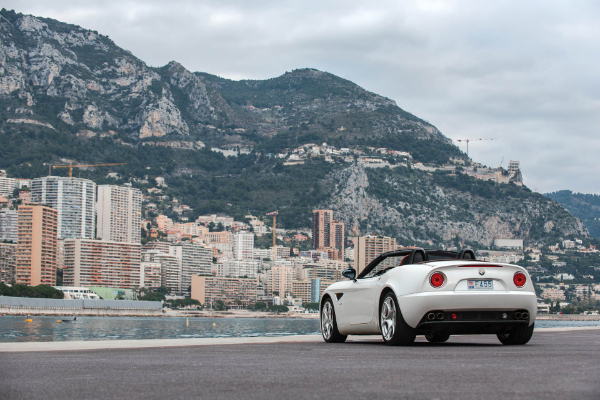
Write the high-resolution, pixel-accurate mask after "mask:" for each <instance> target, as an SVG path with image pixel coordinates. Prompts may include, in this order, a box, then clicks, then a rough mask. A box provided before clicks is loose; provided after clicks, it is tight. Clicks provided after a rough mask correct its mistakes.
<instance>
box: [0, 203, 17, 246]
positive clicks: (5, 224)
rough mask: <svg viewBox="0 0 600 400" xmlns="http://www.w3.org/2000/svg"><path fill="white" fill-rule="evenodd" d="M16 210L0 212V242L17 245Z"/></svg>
mask: <svg viewBox="0 0 600 400" xmlns="http://www.w3.org/2000/svg"><path fill="white" fill-rule="evenodd" d="M18 217H19V214H18V212H17V210H0V241H4V240H8V241H10V242H13V243H17V220H18Z"/></svg>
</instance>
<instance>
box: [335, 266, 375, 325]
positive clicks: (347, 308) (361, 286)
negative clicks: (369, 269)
mask: <svg viewBox="0 0 600 400" xmlns="http://www.w3.org/2000/svg"><path fill="white" fill-rule="evenodd" d="M348 283H349V285H348V287H347V288H346V289H345V290H344V294H343V299H341V300H343V316H342V319H343V323H345V324H348V325H356V324H368V323H371V322H373V318H374V315H376V314H377V308H378V307H377V306H378V303H379V294H380V293H381V288H382V286H383V284H382V283H381V277H380V276H373V277H368V278H360V279H357V280H356V281H350V282H348Z"/></svg>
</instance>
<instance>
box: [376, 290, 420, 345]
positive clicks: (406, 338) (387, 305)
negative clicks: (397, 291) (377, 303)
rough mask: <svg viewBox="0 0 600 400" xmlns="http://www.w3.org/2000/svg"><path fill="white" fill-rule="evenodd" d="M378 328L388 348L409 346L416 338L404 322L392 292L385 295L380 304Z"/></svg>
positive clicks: (414, 333)
mask: <svg viewBox="0 0 600 400" xmlns="http://www.w3.org/2000/svg"><path fill="white" fill-rule="evenodd" d="M379 326H381V335H382V336H383V341H384V342H385V344H387V345H389V346H410V345H411V344H413V343H414V341H415V337H416V336H417V334H416V331H415V330H414V329H413V328H411V327H410V326H408V324H407V323H406V322H405V321H404V318H403V317H402V313H401V312H400V307H399V306H398V300H396V296H394V293H392V292H389V293H387V294H386V295H385V297H384V299H383V302H382V303H381V312H380V317H379Z"/></svg>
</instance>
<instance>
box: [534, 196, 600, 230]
mask: <svg viewBox="0 0 600 400" xmlns="http://www.w3.org/2000/svg"><path fill="white" fill-rule="evenodd" d="M544 196H546V197H548V198H550V199H552V200H554V201H556V202H558V203H560V204H562V205H563V206H564V207H565V208H566V209H567V210H568V211H569V212H570V213H571V214H573V215H574V216H576V217H577V218H579V219H581V221H582V222H583V223H584V224H585V227H586V228H587V229H588V231H589V232H590V235H592V236H593V237H595V238H596V239H600V196H599V195H597V194H584V193H573V192H572V191H570V190H560V191H558V192H552V193H546V194H544Z"/></svg>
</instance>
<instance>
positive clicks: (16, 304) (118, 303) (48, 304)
mask: <svg viewBox="0 0 600 400" xmlns="http://www.w3.org/2000/svg"><path fill="white" fill-rule="evenodd" d="M0 307H11V308H28V307H29V308H61V309H77V310H81V309H98V308H112V309H119V310H160V309H162V303H161V302H160V301H134V300H59V299H35V298H29V297H9V296H0Z"/></svg>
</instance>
